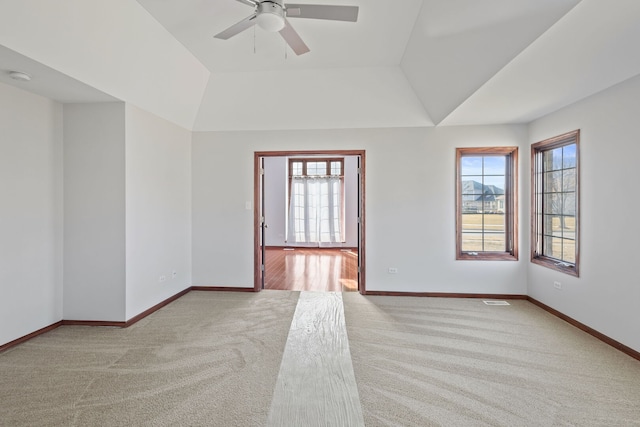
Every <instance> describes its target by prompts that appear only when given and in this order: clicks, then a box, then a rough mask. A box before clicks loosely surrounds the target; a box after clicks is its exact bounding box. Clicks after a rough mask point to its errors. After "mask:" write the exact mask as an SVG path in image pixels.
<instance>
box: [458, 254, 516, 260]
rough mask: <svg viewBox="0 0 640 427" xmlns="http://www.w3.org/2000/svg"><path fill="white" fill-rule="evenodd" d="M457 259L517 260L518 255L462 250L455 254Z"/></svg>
mask: <svg viewBox="0 0 640 427" xmlns="http://www.w3.org/2000/svg"><path fill="white" fill-rule="evenodd" d="M456 260H458V261H518V256H517V255H514V254H510V253H506V252H504V253H502V252H494V253H486V252H462V253H459V254H458V255H457V256H456Z"/></svg>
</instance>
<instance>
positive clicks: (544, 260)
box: [531, 129, 580, 277]
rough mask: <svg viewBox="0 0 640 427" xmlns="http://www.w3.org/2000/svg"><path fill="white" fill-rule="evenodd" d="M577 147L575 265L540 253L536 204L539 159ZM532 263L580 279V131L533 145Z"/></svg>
mask: <svg viewBox="0 0 640 427" xmlns="http://www.w3.org/2000/svg"><path fill="white" fill-rule="evenodd" d="M571 144H575V145H576V189H575V193H576V214H575V224H576V225H575V227H576V231H575V251H576V253H575V259H576V261H575V263H574V264H573V265H571V264H568V263H566V262H564V261H561V260H558V259H555V258H551V257H548V256H545V255H542V254H540V253H539V252H538V247H539V243H538V240H537V237H538V234H539V224H538V221H537V218H536V217H537V214H538V206H537V204H536V190H537V188H538V182H537V180H536V172H537V170H538V167H539V164H538V159H539V158H540V157H541V155H542V153H544V152H545V151H549V150H553V149H555V148H559V147H564V146H566V145H571ZM531 262H532V263H534V264H538V265H541V266H543V267H547V268H550V269H552V270H555V271H559V272H561V273H566V274H569V275H571V276H575V277H579V275H580V129H577V130H574V131H571V132H567V133H564V134H562V135H558V136H554V137H552V138H548V139H545V140H543V141H539V142H536V143H534V144H532V145H531Z"/></svg>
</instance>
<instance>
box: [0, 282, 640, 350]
mask: <svg viewBox="0 0 640 427" xmlns="http://www.w3.org/2000/svg"><path fill="white" fill-rule="evenodd" d="M190 291H214V292H255V290H254V289H253V288H230V287H208V286H191V287H189V288H187V289H185V290H183V291H181V292H178V293H177V294H175V295H173V296H171V297H169V298H167V299H166V300H164V301H162V302H160V303H158V304H156V305H154V306H153V307H151V308H149V309H148V310H145V311H143V312H142V313H140V314H138V315H137V316H134V317H132V318H131V319H129V320H127V321H126V322H109V321H99V320H60V321H59V322H56V323H53V324H51V325H49V326H45V327H44V328H42V329H38V330H37V331H34V332H31V333H30V334H27V335H25V336H23V337H20V338H17V339H15V340H13V341H10V342H8V343H5V344H2V345H0V353H2V352H3V351H5V350H8V349H9V348H11V347H15V346H17V345H18V344H22V343H23V342H25V341H28V340H30V339H31V338H35V337H37V336H38V335H42V334H44V333H46V332H49V331H52V330H54V329H56V328H57V327H59V326H66V325H80V326H115V327H121V328H126V327H129V326H131V325H133V324H134V323H136V322H139V321H140V320H142V319H144V318H145V317H147V316H149V315H150V314H152V313H153V312H155V311H158V310H160V309H161V308H162V307H164V306H165V305H167V304H170V303H172V302H173V301H175V300H177V299H178V298H180V297H182V296H184V295H186V294H187V293H189V292H190ZM364 295H372V296H394V297H430V298H491V299H505V300H527V301H529V302H531V303H532V304H534V305H537V306H538V307H540V308H542V309H543V310H545V311H547V312H549V313H550V314H552V315H554V316H556V317H558V318H559V319H562V320H564V321H565V322H567V323H569V324H570V325H572V326H574V327H576V328H578V329H580V330H582V331H584V332H586V333H588V334H589V335H591V336H593V337H595V338H597V339H599V340H600V341H602V342H604V343H605V344H608V345H610V346H611V347H613V348H615V349H617V350H619V351H621V352H623V353H625V354H627V355H628V356H630V357H632V358H634V359H636V360H638V361H640V352H638V351H636V350H634V349H632V348H631V347H628V346H626V345H624V344H622V343H621V342H619V341H616V340H614V339H613V338H610V337H608V336H607V335H605V334H603V333H601V332H598V331H597V330H595V329H593V328H591V327H589V326H587V325H585V324H584V323H581V322H578V321H577V320H575V319H573V318H572V317H569V316H567V315H566V314H564V313H561V312H560V311H558V310H556V309H554V308H551V307H549V306H548V305H546V304H544V303H542V302H540V301H538V300H537V299H535V298H532V297H530V296H527V295H510V294H458V293H444V292H388V291H366V292H365V293H364Z"/></svg>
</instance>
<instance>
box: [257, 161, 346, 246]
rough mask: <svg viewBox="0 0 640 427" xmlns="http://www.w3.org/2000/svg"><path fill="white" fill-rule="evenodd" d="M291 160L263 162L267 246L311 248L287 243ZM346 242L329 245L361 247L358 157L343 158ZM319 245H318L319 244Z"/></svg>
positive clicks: (265, 238) (265, 237)
mask: <svg viewBox="0 0 640 427" xmlns="http://www.w3.org/2000/svg"><path fill="white" fill-rule="evenodd" d="M287 168H288V157H285V156H282V157H265V159H264V171H265V174H264V203H265V205H264V211H265V215H264V217H265V222H266V224H267V225H268V227H267V229H266V230H265V236H264V240H265V244H266V246H309V245H308V244H300V243H288V242H286V241H285V238H286V235H287V232H286V227H287V225H286V224H287V221H286V219H287V206H288V203H287V199H286V196H287V194H286V193H287V191H288V190H287V188H288V185H289V184H288V182H289V180H288V170H287ZM344 203H345V206H344V215H345V218H344V224H345V231H344V237H345V242H344V243H336V244H326V245H323V246H335V247H345V248H356V247H358V158H357V157H356V156H346V157H345V158H344ZM316 246H317V245H316Z"/></svg>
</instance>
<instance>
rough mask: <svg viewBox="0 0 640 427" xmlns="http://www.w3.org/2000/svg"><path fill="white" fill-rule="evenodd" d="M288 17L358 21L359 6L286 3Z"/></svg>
mask: <svg viewBox="0 0 640 427" xmlns="http://www.w3.org/2000/svg"><path fill="white" fill-rule="evenodd" d="M286 7H287V9H286V10H287V17H289V18H310V19H329V20H332V21H348V22H356V21H357V20H358V6H326V5H321V4H292V3H286Z"/></svg>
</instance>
